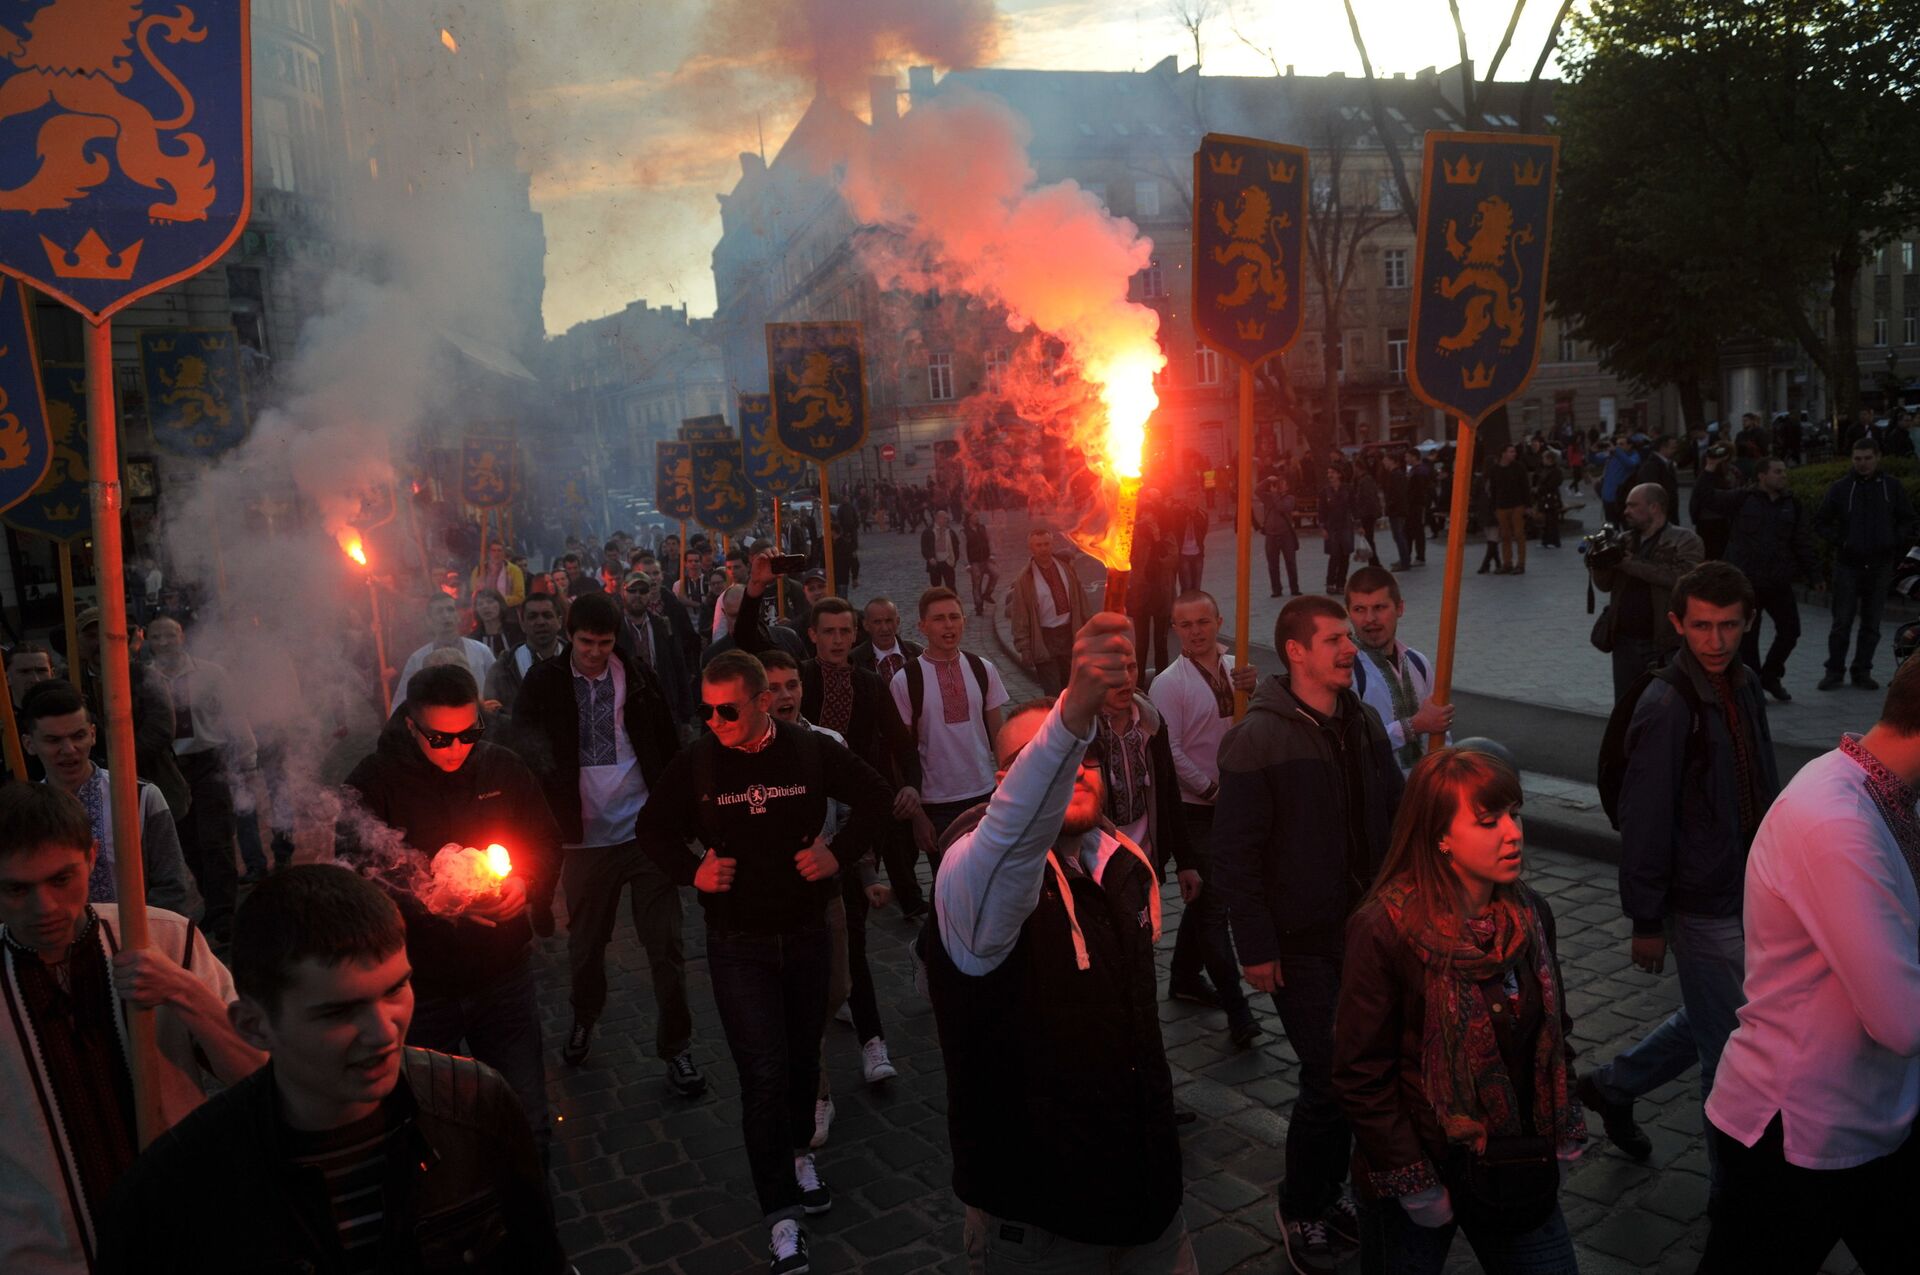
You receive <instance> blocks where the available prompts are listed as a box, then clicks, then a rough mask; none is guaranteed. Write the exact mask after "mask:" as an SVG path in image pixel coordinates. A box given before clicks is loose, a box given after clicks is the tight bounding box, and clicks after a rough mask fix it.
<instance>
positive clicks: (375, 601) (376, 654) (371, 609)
mask: <svg viewBox="0 0 1920 1275" xmlns="http://www.w3.org/2000/svg"><path fill="white" fill-rule="evenodd" d="M367 618H368V619H369V620H370V621H371V622H372V624H373V661H374V675H375V677H376V679H377V680H378V681H379V683H380V720H381V721H385V720H386V719H387V718H389V717H392V716H393V686H392V684H391V683H389V682H388V681H387V635H386V632H385V630H383V629H382V628H381V627H380V586H379V585H377V584H375V583H374V581H373V572H372V571H368V572H367Z"/></svg>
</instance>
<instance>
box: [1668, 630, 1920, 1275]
mask: <svg viewBox="0 0 1920 1275" xmlns="http://www.w3.org/2000/svg"><path fill="white" fill-rule="evenodd" d="M1916 802H1920V661H1915V660H1912V659H1909V660H1908V661H1907V662H1906V663H1904V664H1902V665H1901V666H1900V668H1899V669H1898V670H1897V671H1896V672H1895V673H1894V675H1893V682H1892V684H1891V685H1890V686H1889V687H1888V688H1887V699H1886V703H1885V705H1884V706H1883V707H1882V709H1881V711H1880V720H1879V721H1878V722H1877V723H1876V724H1875V725H1874V727H1873V729H1872V730H1870V731H1868V732H1867V733H1866V734H1865V735H1864V736H1855V735H1847V736H1843V737H1842V739H1841V741H1840V747H1838V748H1836V749H1834V750H1833V751H1832V752H1829V753H1824V754H1822V755H1821V756H1819V757H1816V758H1814V759H1813V760H1812V761H1810V762H1808V763H1807V764H1806V766H1804V767H1802V768H1801V770H1800V773H1799V774H1797V775H1795V776H1794V777H1793V779H1792V781H1791V782H1789V783H1788V784H1787V786H1786V788H1785V789H1784V790H1783V791H1782V792H1781V794H1780V796H1779V798H1778V799H1777V800H1776V801H1775V802H1774V803H1773V806H1772V808H1771V809H1769V810H1768V811H1767V814H1766V817H1765V818H1764V819H1763V820H1762V821H1761V823H1760V830H1759V832H1758V834H1757V835H1756V836H1755V837H1754V841H1753V850H1752V853H1751V854H1750V855H1749V856H1748V859H1747V871H1746V892H1745V897H1744V918H1745V933H1746V980H1745V985H1744V991H1745V994H1746V998H1747V1000H1746V1004H1744V1005H1743V1006H1741V1007H1740V1012H1739V1018H1740V1025H1739V1026H1738V1027H1736V1028H1735V1029H1734V1032H1733V1035H1732V1036H1731V1037H1730V1038H1729V1039H1728V1041H1727V1044H1726V1048H1725V1050H1724V1051H1723V1052H1722V1053H1721V1055H1720V1066H1719V1069H1718V1070H1717V1071H1716V1072H1715V1073H1714V1080H1713V1092H1712V1093H1711V1094H1710V1095H1708V1097H1707V1120H1708V1122H1709V1123H1710V1124H1711V1125H1712V1126H1713V1127H1712V1128H1711V1129H1710V1130H1709V1131H1708V1136H1709V1137H1711V1138H1712V1139H1713V1140H1714V1144H1715V1146H1716V1147H1718V1149H1719V1159H1720V1166H1721V1176H1722V1179H1723V1184H1722V1187H1721V1191H1720V1199H1719V1201H1718V1202H1717V1204H1716V1205H1715V1209H1714V1214H1713V1230H1712V1233H1711V1234H1710V1235H1709V1236H1708V1238H1707V1249H1706V1253H1705V1255H1704V1257H1703V1258H1702V1260H1701V1265H1700V1269H1701V1270H1702V1271H1712V1272H1721V1271H1767V1272H1769V1273H1770V1275H1772V1273H1774V1272H1778V1273H1779V1275H1798V1273H1800V1272H1809V1273H1811V1272H1814V1271H1818V1270H1819V1269H1820V1268H1821V1265H1822V1263H1823V1262H1824V1261H1825V1259H1826V1256H1827V1254H1828V1253H1829V1252H1831V1251H1832V1249H1833V1246H1834V1244H1835V1243H1836V1242H1837V1241H1840V1240H1844V1241H1846V1245H1847V1249H1848V1251H1849V1252H1850V1253H1852V1255H1853V1257H1854V1260H1855V1261H1857V1262H1859V1263H1860V1266H1861V1269H1863V1270H1865V1271H1868V1272H1880V1271H1906V1270H1911V1269H1912V1267H1913V1255H1914V1240H1913V1223H1912V1221H1911V1220H1910V1219H1909V1217H1908V1216H1907V1214H1906V1211H1905V1207H1903V1206H1907V1207H1910V1206H1911V1201H1912V1200H1913V1198H1914V1195H1915V1191H1916V1188H1920V1180H1917V1179H1920V1144H1916V1143H1915V1142H1914V1137H1915V1135H1914V1128H1915V1124H1914V1120H1915V1116H1916V1115H1920V893H1917V892H1916V888H1915V882H1916V879H1917V878H1920V813H1916Z"/></svg>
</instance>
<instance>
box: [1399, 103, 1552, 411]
mask: <svg viewBox="0 0 1920 1275" xmlns="http://www.w3.org/2000/svg"><path fill="white" fill-rule="evenodd" d="M1559 155H1560V139H1559V138H1557V137H1543V136H1528V135H1524V134H1518V133H1442V132H1430V133H1428V134H1427V144H1426V163H1425V166H1424V167H1423V168H1422V170H1421V196H1420V237H1419V241H1418V248H1417V250H1416V260H1415V267H1414V288H1413V319H1412V323H1411V325H1410V329H1409V333H1408V338H1407V339H1408V345H1409V346H1410V348H1411V350H1412V357H1411V358H1410V359H1409V360H1408V366H1407V372H1408V377H1409V379H1410V380H1411V382H1412V385H1413V390H1414V393H1416V394H1418V395H1419V396H1420V397H1421V398H1422V399H1424V400H1425V401H1427V402H1428V403H1431V404H1432V405H1433V406H1435V407H1437V408H1440V409H1441V410H1442V411H1446V412H1450V413H1452V414H1453V415H1455V416H1458V417H1462V418H1464V419H1466V420H1467V421H1468V422H1469V423H1474V424H1477V423H1479V422H1480V421H1481V420H1483V419H1485V418H1486V416H1487V415H1488V413H1490V412H1492V411H1493V410H1494V409H1495V408H1497V407H1499V406H1500V405H1501V404H1502V403H1504V402H1506V401H1507V400H1508V399H1510V398H1512V397H1513V396H1514V395H1515V394H1518V393H1519V392H1520V391H1521V389H1523V388H1524V387H1525V386H1526V383H1527V381H1528V380H1529V379H1531V378H1532V376H1533V369H1534V364H1535V362H1536V361H1537V359H1538V357H1539V353H1540V310H1541V306H1542V305H1543V303H1544V300H1545V298H1546V292H1547V247H1548V245H1549V244H1550V243H1551V242H1552V240H1553V183H1554V177H1555V175H1556V170H1557V169H1558V167H1559Z"/></svg>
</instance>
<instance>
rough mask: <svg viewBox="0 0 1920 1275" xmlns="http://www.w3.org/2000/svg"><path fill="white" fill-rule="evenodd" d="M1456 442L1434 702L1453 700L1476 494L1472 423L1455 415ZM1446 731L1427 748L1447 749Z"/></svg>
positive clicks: (1428, 738) (1448, 514)
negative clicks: (1456, 648)
mask: <svg viewBox="0 0 1920 1275" xmlns="http://www.w3.org/2000/svg"><path fill="white" fill-rule="evenodd" d="M1455 421H1456V423H1457V424H1458V426H1459V433H1458V436H1457V437H1456V438H1455V440H1454V445H1453V502H1452V506H1451V508H1450V509H1449V510H1448V513H1447V572H1446V576H1445V578H1444V579H1443V580H1442V582H1441V586H1440V590H1441V591H1440V649H1439V650H1438V651H1437V652H1435V654H1434V660H1433V702H1434V703H1436V704H1446V703H1450V702H1451V697H1452V694H1453V649H1454V640H1455V638H1456V636H1457V634H1458V631H1459V627H1460V581H1461V578H1462V577H1463V575H1464V574H1465V568H1466V559H1467V507H1468V504H1469V502H1470V501H1471V500H1472V497H1473V431H1474V424H1473V422H1471V421H1469V420H1467V419H1466V417H1464V416H1461V417H1456V418H1455ZM1446 743H1447V736H1446V732H1445V731H1441V732H1439V733H1437V734H1434V735H1430V736H1428V737H1427V747H1428V748H1429V749H1433V748H1444V747H1445V746H1446Z"/></svg>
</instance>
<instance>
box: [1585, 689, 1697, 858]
mask: <svg viewBox="0 0 1920 1275" xmlns="http://www.w3.org/2000/svg"><path fill="white" fill-rule="evenodd" d="M1656 678H1657V679H1659V680H1660V681H1663V682H1665V683H1666V684H1667V685H1669V686H1671V687H1673V688H1674V689H1675V690H1676V691H1679V692H1680V698H1682V699H1684V700H1685V701H1686V702H1687V713H1688V716H1689V719H1690V720H1689V725H1688V726H1687V742H1686V747H1685V749H1684V750H1683V751H1682V753H1681V758H1682V762H1681V765H1682V771H1681V773H1682V774H1686V773H1687V772H1689V771H1691V770H1692V769H1693V763H1694V759H1695V758H1696V757H1697V756H1698V755H1699V744H1700V742H1701V740H1702V737H1703V736H1704V734H1705V733H1706V717H1705V714H1704V713H1703V712H1702V711H1701V709H1702V704H1701V702H1700V696H1699V694H1698V692H1696V691H1695V690H1694V689H1693V679H1692V678H1690V677H1688V676H1687V675H1686V673H1685V672H1684V671H1682V670H1681V669H1680V668H1679V667H1677V666H1676V665H1672V664H1669V665H1667V666H1666V667H1664V668H1658V669H1652V670H1649V671H1648V672H1645V673H1642V674H1641V675H1640V676H1639V677H1637V678H1635V679H1634V681H1633V685H1632V686H1630V687H1628V688H1627V693H1626V694H1625V695H1622V696H1621V697H1620V701H1619V702H1618V703H1616V704H1615V705H1614V706H1613V712H1612V713H1611V714H1609V715H1608V717H1607V729H1606V733H1605V734H1603V735H1602V736H1601V737H1600V776H1599V780H1600V783H1599V787H1600V807H1601V809H1603V810H1605V811H1606V812H1607V821H1608V822H1609V823H1611V824H1612V825H1613V827H1614V830H1615V831H1618V830H1619V828H1620V788H1621V785H1622V784H1623V783H1624V782H1625V780H1626V777H1627V727H1628V726H1630V725H1631V724H1632V723H1633V711H1634V709H1636V708H1638V707H1639V706H1640V697H1641V696H1642V695H1644V694H1645V693H1646V690H1647V687H1648V686H1650V685H1652V683H1653V682H1654V680H1655V679H1656Z"/></svg>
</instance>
